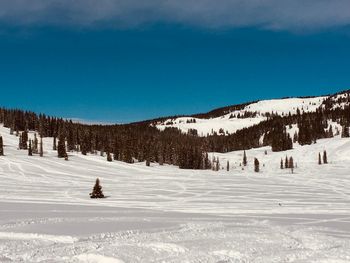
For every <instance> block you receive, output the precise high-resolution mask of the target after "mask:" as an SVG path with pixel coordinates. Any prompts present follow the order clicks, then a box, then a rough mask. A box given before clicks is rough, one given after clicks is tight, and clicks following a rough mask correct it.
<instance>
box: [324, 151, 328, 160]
mask: <svg viewBox="0 0 350 263" xmlns="http://www.w3.org/2000/svg"><path fill="white" fill-rule="evenodd" d="M323 163H328V159H327V152H326V150H324V151H323Z"/></svg>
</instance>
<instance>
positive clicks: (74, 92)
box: [0, 0, 350, 122]
mask: <svg viewBox="0 0 350 263" xmlns="http://www.w3.org/2000/svg"><path fill="white" fill-rule="evenodd" d="M6 2H7V1H5V3H6ZM15 2H17V5H16V6H12V4H10V3H11V1H9V2H7V3H8V5H6V4H3V3H0V8H2V10H5V12H4V13H5V15H3V14H4V13H2V14H0V87H1V88H0V89H1V95H0V105H1V106H6V107H17V108H23V109H29V110H34V111H36V112H44V113H47V114H51V115H56V116H62V117H72V118H80V119H86V120H93V121H107V122H130V121H136V120H142V119H149V118H154V117H159V116H166V115H175V114H190V113H198V112H205V111H208V110H211V109H213V108H215V107H221V106H226V105H231V104H235V103H242V102H246V101H251V100H257V99H267V98H278V97H284V96H306V95H320V94H328V93H332V92H337V91H340V90H343V89H349V88H350V49H349V46H350V34H349V26H348V20H349V21H350V19H348V16H347V15H348V14H347V12H346V11H344V12H345V13H342V10H341V9H343V8H344V7H345V6H342V5H346V2H344V1H334V3H337V4H338V5H337V6H338V7H339V8H338V9H339V10H338V12H335V14H333V13H332V14H328V13H327V10H322V9H321V8H324V9H326V8H329V7H328V6H327V5H324V6H322V5H321V6H317V8H319V9H320V10H319V12H314V13H317V14H318V13H320V15H319V16H317V15H315V14H313V16H312V17H310V21H309V20H308V19H305V18H303V19H304V20H303V19H301V18H299V19H296V17H294V20H293V19H290V21H289V20H286V19H285V18H284V16H282V15H280V13H282V14H286V12H287V11H288V10H284V7H283V6H282V7H281V6H280V7H278V6H277V7H276V6H274V5H273V4H276V3H278V2H275V1H272V0H271V1H265V2H266V3H267V4H268V5H266V6H264V9H263V10H265V13H266V12H267V14H265V13H264V15H259V12H258V11H256V8H255V6H254V3H255V2H258V1H251V5H253V6H251V5H248V6H244V7H240V6H239V5H238V4H237V3H236V2H239V1H223V2H222V3H223V4H222V6H221V7H220V6H219V7H220V8H219V9H217V10H216V9H215V8H216V7H215V6H212V5H211V3H212V2H211V1H209V0H206V1H202V2H200V3H201V5H200V6H199V7H198V8H197V10H196V13H194V14H192V13H190V14H187V13H188V12H185V10H187V9H186V5H188V3H192V1H187V2H185V1H184V2H183V6H175V7H174V6H170V7H168V6H163V7H162V8H159V9H160V10H161V11H159V10H158V9H157V8H155V7H156V6H157V5H156V4H158V5H159V1H153V0H152V1H150V2H149V3H153V2H154V5H150V6H149V5H147V6H141V7H138V6H137V5H138V4H137V2H138V1H128V2H125V3H124V6H122V7H120V6H118V8H116V7H115V6H114V5H113V4H111V3H112V2H113V1H112V2H111V1H107V0H102V2H101V3H102V4H105V7H106V8H105V9H103V8H102V10H100V16H98V17H97V18H96V17H95V14H94V15H92V13H89V12H88V11H86V10H90V9H86V7H84V8H82V7H80V6H79V2H81V1H76V2H77V6H73V7H72V6H70V5H69V4H68V3H69V2H67V3H65V2H66V1H60V3H61V5H60V6H59V7H58V6H57V5H55V6H53V7H52V6H46V4H44V3H45V2H44V1H40V0H34V1H33V3H35V4H36V5H34V4H33V6H29V7H26V5H25V2H22V1H21V0H16V1H15ZM52 2H55V1H52ZM57 2H59V1H57ZM90 2H91V1H85V2H84V3H90ZM119 2H121V3H123V1H119ZM179 2H182V1H179ZM248 2H249V1H248ZM296 2H298V1H296ZM312 2H313V1H310V3H312ZM319 2H321V3H328V2H329V1H319ZM81 3H83V2H81ZM126 3H128V4H126ZM129 3H133V4H134V6H133V5H131V4H129ZM185 3H187V4H185ZM197 3H199V2H197ZM232 3H236V5H233V4H232ZM193 4H194V2H193ZM1 5H3V6H1ZM81 5H82V4H81ZM91 5H93V2H91ZM225 5H226V6H225ZM300 5H301V2H300ZM137 7H138V8H137ZM196 7H197V5H196ZM297 7H298V6H294V5H293V6H291V7H289V6H288V4H286V7H285V8H287V9H288V8H289V9H290V10H289V11H290V12H292V11H293V14H294V12H295V10H296V8H297ZM28 8H34V11H35V12H34V11H33V10H32V9H31V10H27V9H28ZM114 8H115V9H116V10H117V11H118V12H117V11H115V10H114ZM123 8H124V9H123ZM213 8H214V10H213ZM230 8H233V9H232V10H236V12H237V14H236V16H240V17H238V18H239V19H238V18H235V19H234V20H232V18H231V15H230V14H226V12H227V9H229V10H230ZM239 8H241V9H242V10H241V13H242V15H240V12H239V11H240V10H239ZM269 8H270V9H271V10H272V11H271V10H270V9H269ZM276 8H277V9H276ZM310 8H311V7H310ZM134 9H135V10H137V12H136V11H135V10H134ZM237 9H238V11H237ZM250 9H252V10H250ZM106 10H108V12H107V11H106ZM125 10H126V11H125ZM140 10H141V11H140ZM147 10H148V11H149V10H153V11H154V12H153V13H152V14H151V15H149V14H148V13H149V12H148V13H146V11H147ZM208 10H211V12H208ZM266 10H267V11H266ZM269 10H270V11H269ZM276 10H277V11H276ZM347 10H349V9H347ZM29 11H31V12H29ZM143 11H144V12H143ZM243 11H244V12H243ZM253 11H254V12H253ZM282 11H283V12H282ZM306 11H307V10H306ZM306 11H305V12H306ZM316 11H318V9H317V10H316ZM176 12H177V13H176ZM300 12H301V11H300ZM33 13H34V15H32V16H31V15H30V14H33ZM169 13H171V14H173V13H175V14H177V15H174V17H173V18H172V17H170V18H169V17H168V16H166V14H169ZM212 13H213V14H214V15H210V14H212ZM276 13H277V14H276ZM23 14H28V15H27V16H24V15H23ZM64 14H65V15H64ZM145 14H147V15H145ZM287 14H288V12H287ZM216 15H217V17H216ZM253 15H254V16H253ZM321 15H322V16H321ZM327 15H328V16H327ZM332 15H333V16H332ZM196 16H197V17H196ZM339 16H340V17H341V18H342V19H339ZM287 17H288V16H287ZM300 17H303V16H302V14H300ZM325 17H326V18H327V19H328V20H327V19H326V18H325ZM254 18H256V20H254ZM338 20H339V21H338ZM293 21H298V22H297V23H296V22H293Z"/></svg>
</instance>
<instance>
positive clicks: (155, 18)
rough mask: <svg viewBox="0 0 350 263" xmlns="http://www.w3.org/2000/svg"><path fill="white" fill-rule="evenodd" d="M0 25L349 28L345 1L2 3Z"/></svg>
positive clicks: (16, 0)
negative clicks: (166, 24) (181, 25)
mask: <svg viewBox="0 0 350 263" xmlns="http://www.w3.org/2000/svg"><path fill="white" fill-rule="evenodd" d="M0 22H2V23H6V24H11V25H19V26H23V25H25V26H31V25H54V26H73V27H94V26H108V27H137V26H140V25H143V24H148V23H154V22H164V23H177V24H183V25H190V26H196V27H204V28H213V29H215V28H223V27H224V28H237V27H251V26H254V27H260V28H265V29H271V30H291V31H294V30H320V29H328V28H333V27H342V26H347V25H349V24H350V1H349V0H145V1H142V0H141V1H140V0H98V1H96V0H74V1H72V0H1V1H0Z"/></svg>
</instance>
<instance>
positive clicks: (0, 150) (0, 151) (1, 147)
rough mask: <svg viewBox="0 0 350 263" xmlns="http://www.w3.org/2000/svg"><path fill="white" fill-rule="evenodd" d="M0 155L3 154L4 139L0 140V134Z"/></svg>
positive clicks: (0, 137) (0, 138)
mask: <svg viewBox="0 0 350 263" xmlns="http://www.w3.org/2000/svg"><path fill="white" fill-rule="evenodd" d="M0 156H4V141H3V140H2V136H0Z"/></svg>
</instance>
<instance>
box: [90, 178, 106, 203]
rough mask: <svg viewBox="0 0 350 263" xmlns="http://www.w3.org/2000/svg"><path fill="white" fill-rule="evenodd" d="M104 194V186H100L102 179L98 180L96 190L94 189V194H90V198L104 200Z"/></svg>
mask: <svg viewBox="0 0 350 263" xmlns="http://www.w3.org/2000/svg"><path fill="white" fill-rule="evenodd" d="M104 197H105V196H104V195H103V192H102V186H101V185H100V179H98V178H97V179H96V183H95V186H94V188H93V189H92V193H90V198H104Z"/></svg>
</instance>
